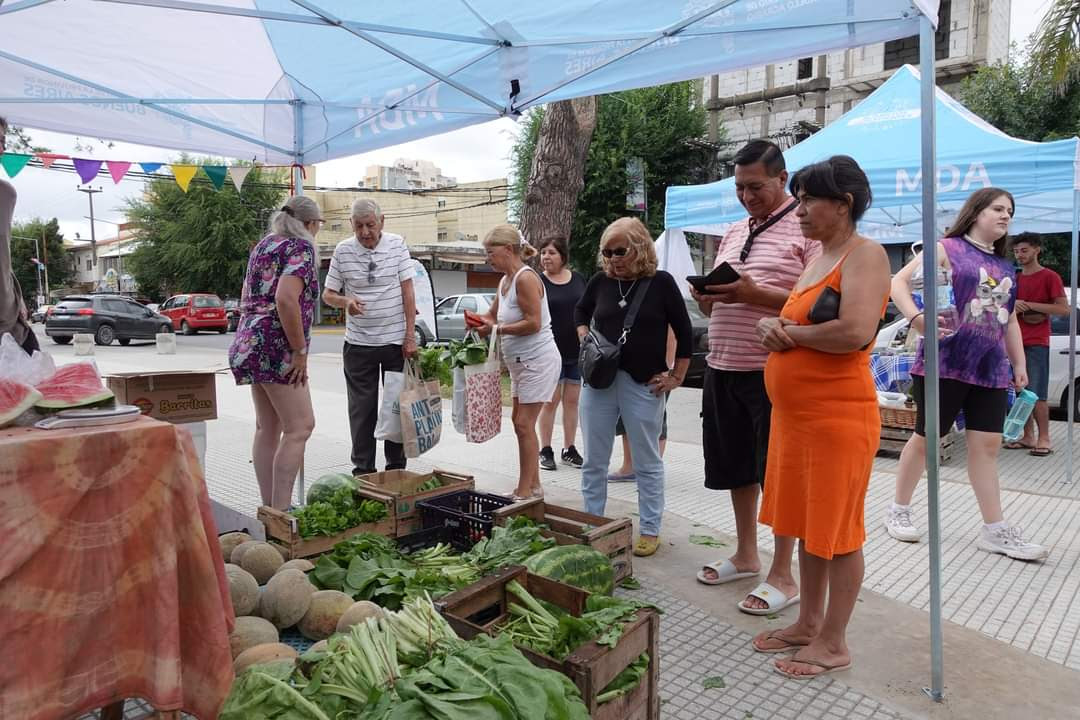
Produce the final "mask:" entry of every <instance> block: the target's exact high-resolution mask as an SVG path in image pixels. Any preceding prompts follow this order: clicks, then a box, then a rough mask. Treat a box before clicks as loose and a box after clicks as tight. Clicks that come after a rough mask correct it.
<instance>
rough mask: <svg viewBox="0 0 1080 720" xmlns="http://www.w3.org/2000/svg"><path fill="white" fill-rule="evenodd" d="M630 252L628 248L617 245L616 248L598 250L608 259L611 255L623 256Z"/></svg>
mask: <svg viewBox="0 0 1080 720" xmlns="http://www.w3.org/2000/svg"><path fill="white" fill-rule="evenodd" d="M628 252H630V248H627V247H617V248H604V249H603V250H601V251H600V254H601V255H603V256H604V257H606V258H607V259H608V260H610V259H611V258H613V257H624V256H625V255H626V253H628Z"/></svg>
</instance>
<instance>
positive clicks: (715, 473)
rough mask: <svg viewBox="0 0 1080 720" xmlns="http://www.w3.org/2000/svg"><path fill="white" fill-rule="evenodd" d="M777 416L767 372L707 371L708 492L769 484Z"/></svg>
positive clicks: (703, 433) (703, 419) (704, 445)
mask: <svg viewBox="0 0 1080 720" xmlns="http://www.w3.org/2000/svg"><path fill="white" fill-rule="evenodd" d="M771 415H772V404H771V403H770V402H769V396H768V394H767V393H766V392H765V373H764V372H763V371H760V370H757V371H749V372H737V371H733V370H715V369H713V368H706V369H705V386H704V390H703V392H702V394H701V439H702V448H703V450H704V451H705V487H707V488H709V489H710V490H731V489H734V488H740V487H745V486H747V485H752V484H754V483H760V484H764V483H765V458H766V457H767V456H768V454H769V419H770V416H771Z"/></svg>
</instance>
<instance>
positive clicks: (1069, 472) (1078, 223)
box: [1065, 189, 1080, 482]
mask: <svg viewBox="0 0 1080 720" xmlns="http://www.w3.org/2000/svg"><path fill="white" fill-rule="evenodd" d="M1078 245H1080V189H1076V190H1073V224H1072V247H1071V248H1069V255H1070V257H1071V258H1072V262H1071V263H1070V267H1069V287H1070V291H1069V294H1070V296H1071V297H1070V298H1069V375H1068V377H1069V388H1068V393H1067V395H1068V399H1069V409H1068V410H1067V414H1066V415H1065V418H1066V419H1067V420H1068V421H1069V429H1068V438H1069V454H1068V455H1067V456H1066V458H1065V482H1072V480H1073V454H1074V448H1075V446H1074V445H1073V437H1074V435H1075V433H1074V432H1073V423H1074V422H1075V421H1076V418H1075V417H1074V415H1075V414H1076V380H1075V378H1076V285H1077V281H1076V271H1077V262H1078V261H1077V257H1076V254H1077V250H1078V247H1077V246H1078Z"/></svg>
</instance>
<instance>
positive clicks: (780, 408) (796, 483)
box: [760, 260, 887, 559]
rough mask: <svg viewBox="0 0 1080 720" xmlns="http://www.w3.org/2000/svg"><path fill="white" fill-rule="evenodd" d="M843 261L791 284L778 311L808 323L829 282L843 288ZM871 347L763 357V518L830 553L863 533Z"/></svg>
mask: <svg viewBox="0 0 1080 720" xmlns="http://www.w3.org/2000/svg"><path fill="white" fill-rule="evenodd" d="M843 264H844V263H843V260H841V261H840V263H839V264H838V265H837V267H836V268H834V269H833V270H832V272H830V273H829V274H828V275H827V276H825V277H824V278H823V279H822V280H820V281H819V282H817V283H815V284H813V285H810V286H809V287H806V288H804V289H802V290H798V291H794V292H792V293H791V296H790V297H789V298H788V301H787V304H785V305H784V308H783V310H781V311H780V316H781V317H783V318H788V319H790V320H794V321H796V322H797V323H799V324H800V325H810V324H811V323H810V320H809V318H808V315H809V313H810V309H811V308H812V307H813V306H814V302H815V301H816V300H817V299H818V296H819V295H820V294H821V292H822V291H823V290H824V288H825V287H826V286H829V287H832V288H833V289H835V290H837V291H839V290H840V278H841V268H842V266H843ZM885 302H887V298H883V299H882V311H884V309H885ZM869 355H870V353H869V349H867V350H858V351H855V352H851V353H847V354H844V355H837V354H833V353H826V352H821V351H819V350H812V349H810V348H806V347H796V348H794V349H792V350H787V351H785V352H774V353H770V355H769V359H768V361H767V362H766V364H765V389H766V390H767V392H768V394H769V399H770V400H771V401H772V426H771V432H770V435H769V456H768V460H767V462H766V465H765V494H764V497H763V499H762V503H761V514H760V520H761V522H762V523H764V524H766V525H770V526H772V528H773V532H774V533H775V534H777V535H784V536H788V537H797V538H799V539H801V540H803V542H804V546H805V548H806V550H807V552H809V553H811V554H813V555H816V556H818V557H822V558H826V559H832V557H833V556H834V555H844V554H847V553H850V552H854V551H855V550H858V549H859V548H861V547H862V545H863V542H864V541H865V540H866V530H865V527H864V522H863V501H864V499H865V498H866V490H867V486H868V485H869V483H870V471H871V470H872V469H873V466H874V455H875V454H876V453H877V450H878V443H879V441H880V438H881V418H880V415H879V413H878V405H877V393H876V390H875V387H874V381H873V378H872V377H871V374H870V357H869Z"/></svg>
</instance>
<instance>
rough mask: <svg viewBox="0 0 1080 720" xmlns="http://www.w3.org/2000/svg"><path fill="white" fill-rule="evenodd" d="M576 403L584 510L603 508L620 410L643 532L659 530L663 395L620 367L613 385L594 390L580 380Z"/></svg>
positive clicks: (595, 511)
mask: <svg viewBox="0 0 1080 720" xmlns="http://www.w3.org/2000/svg"><path fill="white" fill-rule="evenodd" d="M580 408H581V410H580V413H579V416H580V418H581V433H582V439H583V440H584V445H585V464H584V465H583V466H582V468H581V494H582V495H583V496H584V498H585V512H587V513H591V514H593V515H603V514H604V506H605V505H606V504H607V473H608V464H609V463H610V461H611V447H612V445H613V444H614V442H615V423H616V421H617V420H618V419H619V416H620V415H622V418H623V424H624V425H625V426H626V434H627V437H628V438H629V439H630V452H631V454H633V456H634V474H635V476H636V477H637V486H638V515H639V516H640V518H639V519H640V528H641V534H642V535H659V534H660V519H661V517H662V516H663V514H664V461H663V460H662V459H661V457H660V427H661V421H662V419H663V417H664V396H663V395H660V396H659V397H657V396H656V395H653V394H652V392H651V391H650V390H649V386H648V385H642V384H640V383H637V382H635V381H634V379H633V378H632V377H630V376H629V375H628V374H627V373H626V372H625V371H623V370H619V372H618V373H617V374H616V376H615V382H613V383H612V384H611V387H608V388H605V389H603V390H597V389H596V388H593V387H589V385H588V384H585V385H583V386H582V388H581V405H580Z"/></svg>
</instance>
